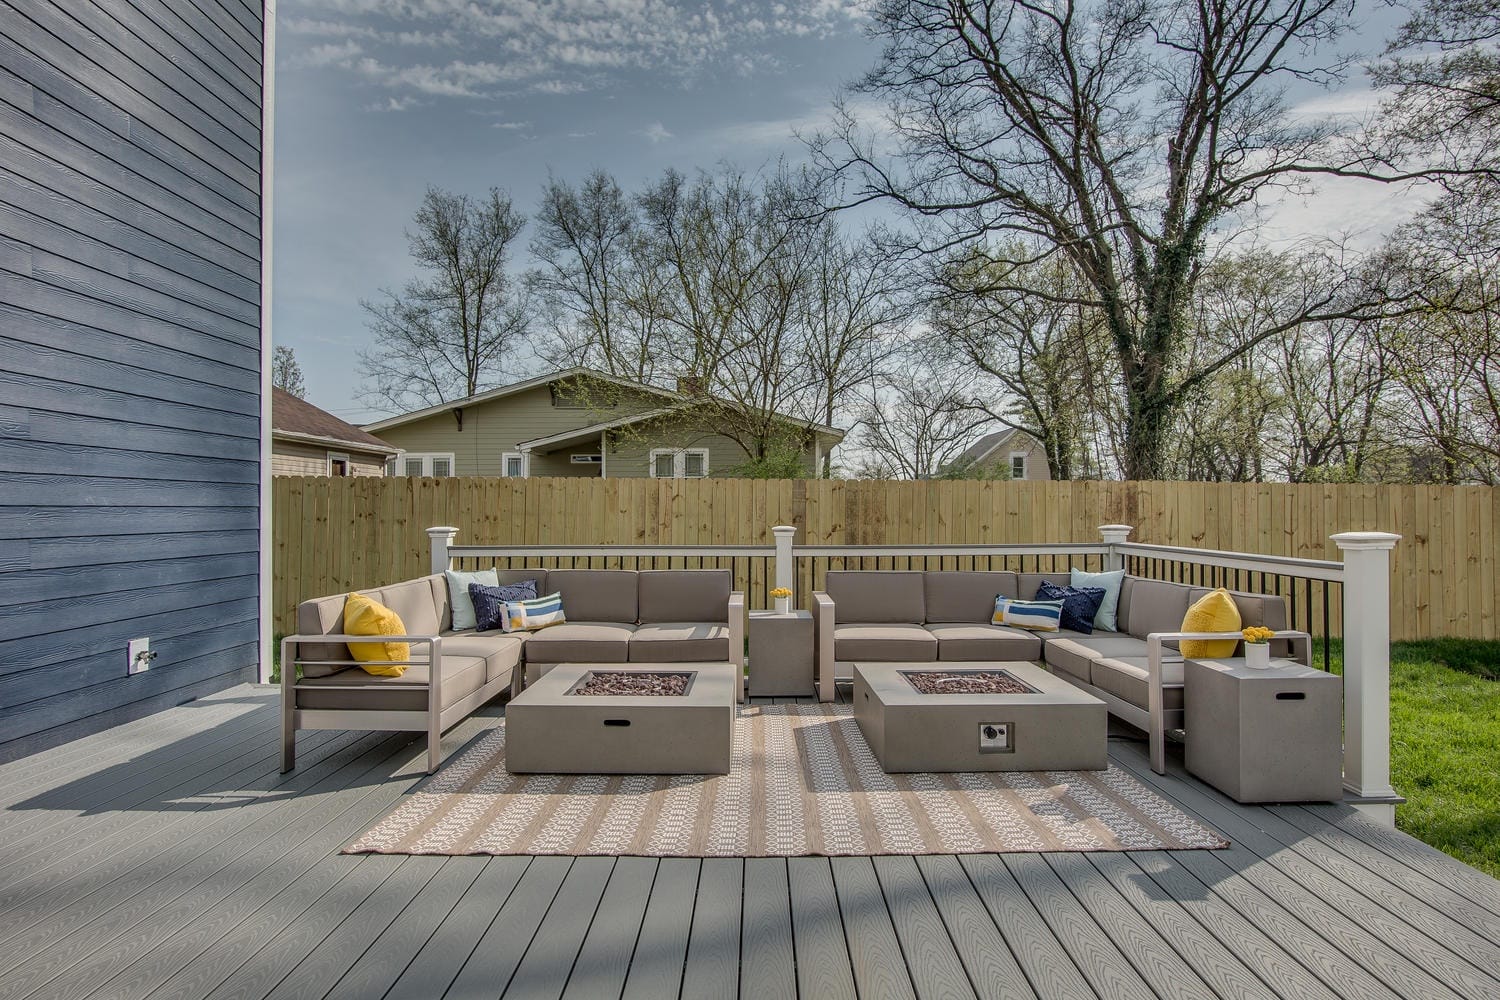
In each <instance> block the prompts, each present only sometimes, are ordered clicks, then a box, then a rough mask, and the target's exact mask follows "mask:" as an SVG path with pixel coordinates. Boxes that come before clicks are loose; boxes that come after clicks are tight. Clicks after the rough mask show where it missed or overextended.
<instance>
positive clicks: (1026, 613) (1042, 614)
mask: <svg viewBox="0 0 1500 1000" xmlns="http://www.w3.org/2000/svg"><path fill="white" fill-rule="evenodd" d="M1062 610H1063V602H1062V601H1019V600H1017V599H1015V598H1014V597H1006V596H1005V595H1004V594H998V595H996V597H995V614H994V615H993V616H992V617H991V618H990V624H992V625H1009V626H1010V627H1011V628H1024V629H1030V630H1031V631H1033V632H1056V631H1057V630H1058V627H1059V626H1060V625H1061V623H1062Z"/></svg>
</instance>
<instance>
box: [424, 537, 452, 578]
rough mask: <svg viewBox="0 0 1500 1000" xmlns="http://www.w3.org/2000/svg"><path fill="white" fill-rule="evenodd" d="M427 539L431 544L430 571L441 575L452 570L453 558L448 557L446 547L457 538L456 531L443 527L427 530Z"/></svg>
mask: <svg viewBox="0 0 1500 1000" xmlns="http://www.w3.org/2000/svg"><path fill="white" fill-rule="evenodd" d="M427 537H428V539H429V540H431V542H432V571H433V572H434V573H443V572H446V571H447V570H450V569H452V568H453V558H452V557H451V556H449V555H448V546H450V545H452V544H453V539H455V538H457V537H458V529H457V528H454V527H451V526H445V527H441V528H428V529H427Z"/></svg>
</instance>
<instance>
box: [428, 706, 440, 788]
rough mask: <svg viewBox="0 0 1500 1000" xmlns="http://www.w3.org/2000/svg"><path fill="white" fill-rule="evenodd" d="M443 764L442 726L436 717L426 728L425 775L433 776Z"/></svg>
mask: <svg viewBox="0 0 1500 1000" xmlns="http://www.w3.org/2000/svg"><path fill="white" fill-rule="evenodd" d="M442 763H443V724H442V722H440V721H439V720H438V719H437V718H436V717H434V718H433V720H432V723H431V724H430V725H429V726H428V727H427V773H428V774H434V773H436V772H437V769H438V768H439V767H440V766H441V765H442Z"/></svg>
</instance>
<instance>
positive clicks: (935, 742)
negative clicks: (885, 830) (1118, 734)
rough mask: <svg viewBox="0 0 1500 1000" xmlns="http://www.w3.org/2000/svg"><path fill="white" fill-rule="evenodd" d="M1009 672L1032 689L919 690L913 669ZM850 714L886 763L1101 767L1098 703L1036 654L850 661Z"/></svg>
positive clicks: (1101, 709) (1103, 716) (1104, 722)
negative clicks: (1014, 658) (1001, 658)
mask: <svg viewBox="0 0 1500 1000" xmlns="http://www.w3.org/2000/svg"><path fill="white" fill-rule="evenodd" d="M923 671H926V672H938V673H995V672H1003V673H1006V674H1009V675H1010V676H1011V677H1012V678H1014V679H1015V680H1018V681H1020V682H1021V683H1022V684H1024V685H1026V686H1028V687H1029V688H1031V689H1032V691H1031V693H1028V694H922V693H921V692H920V691H918V690H917V689H916V687H914V686H913V684H912V682H911V681H910V680H908V678H907V676H906V675H908V674H911V673H917V672H923ZM854 717H855V719H856V720H857V721H858V723H859V728H860V732H862V733H863V734H864V737H865V741H866V742H867V743H869V744H870V749H871V750H873V751H874V752H875V757H876V759H877V760H879V761H880V765H881V767H883V768H885V770H886V771H887V772H891V773H897V772H910V771H935V772H948V771H1074V770H1083V771H1098V770H1103V769H1104V768H1106V767H1108V766H1109V752H1108V743H1107V739H1108V726H1109V714H1108V710H1107V709H1106V708H1105V705H1104V702H1102V701H1100V700H1099V699H1098V698H1095V697H1094V696H1093V695H1091V694H1089V693H1088V692H1086V691H1081V690H1079V689H1078V688H1076V687H1074V686H1073V685H1071V684H1069V683H1068V682H1067V681H1065V680H1062V679H1061V678H1058V677H1054V676H1053V675H1052V674H1051V673H1049V672H1047V671H1046V670H1044V669H1043V668H1041V667H1039V666H1037V665H1036V664H1034V663H1012V662H1006V663H951V664H942V663H856V664H854Z"/></svg>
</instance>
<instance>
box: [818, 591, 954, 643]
mask: <svg viewBox="0 0 1500 1000" xmlns="http://www.w3.org/2000/svg"><path fill="white" fill-rule="evenodd" d="M829 575H830V576H831V575H832V574H829ZM937 651H938V640H937V636H935V635H933V634H932V633H931V632H929V631H927V629H925V628H923V627H922V626H921V625H876V624H869V623H856V624H853V625H836V626H834V629H833V658H834V659H835V660H842V661H844V662H850V661H855V660H873V661H876V662H885V663H900V662H902V661H906V660H910V661H912V662H916V663H930V662H932V661H933V660H936V659H937Z"/></svg>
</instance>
